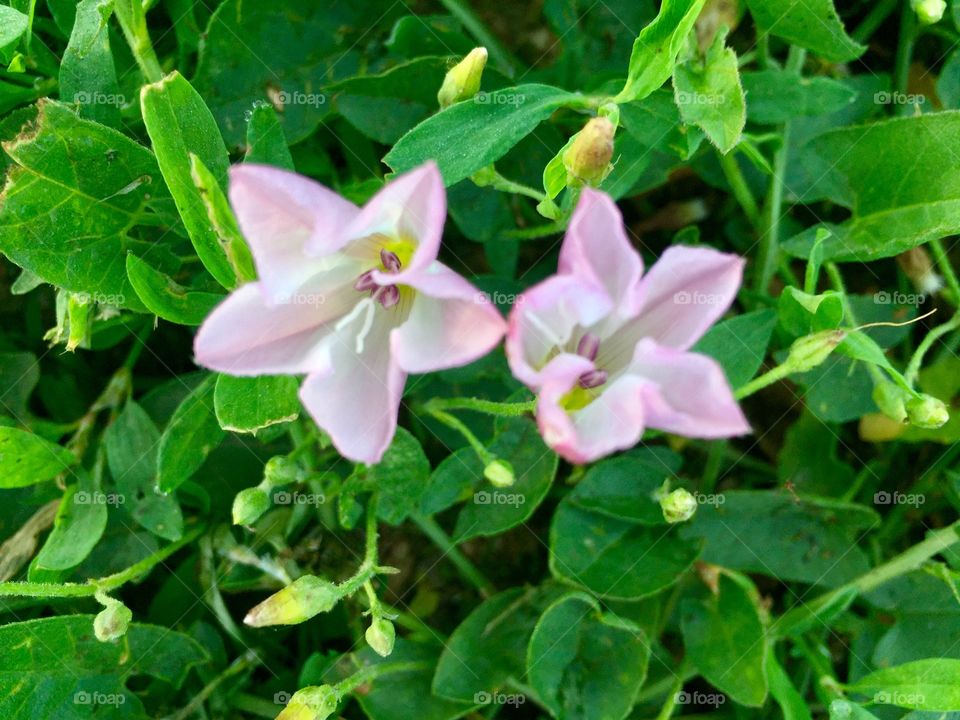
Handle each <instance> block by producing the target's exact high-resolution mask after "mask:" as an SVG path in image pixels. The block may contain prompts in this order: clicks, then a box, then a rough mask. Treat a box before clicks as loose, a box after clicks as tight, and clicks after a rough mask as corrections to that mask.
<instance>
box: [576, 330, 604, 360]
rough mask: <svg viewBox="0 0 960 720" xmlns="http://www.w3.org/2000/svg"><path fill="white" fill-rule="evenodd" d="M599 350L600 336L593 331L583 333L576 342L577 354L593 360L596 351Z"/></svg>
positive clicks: (595, 357) (595, 356)
mask: <svg viewBox="0 0 960 720" xmlns="http://www.w3.org/2000/svg"><path fill="white" fill-rule="evenodd" d="M599 351H600V338H598V337H597V336H596V335H594V334H593V333H589V332H588V333H584V335H583V337H582V338H580V342H578V343H577V355H579V356H580V357H585V358H586V359H587V360H590V361H593V360H596V359H597V353H598V352H599Z"/></svg>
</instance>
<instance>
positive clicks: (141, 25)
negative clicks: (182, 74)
mask: <svg viewBox="0 0 960 720" xmlns="http://www.w3.org/2000/svg"><path fill="white" fill-rule="evenodd" d="M113 14H114V16H115V17H116V18H117V22H118V23H120V29H121V30H122V31H123V36H124V37H125V38H126V40H127V44H128V45H129V46H130V51H131V52H132V53H133V57H134V60H136V62H137V65H138V66H139V67H140V71H141V72H142V73H143V76H144V78H146V80H147V82H150V83H155V82H159V81H160V80H162V79H163V70H162V69H161V68H160V61H159V60H158V59H157V54H156V53H155V52H154V50H153V43H152V42H151V41H150V31H149V30H148V29H147V16H146V11H145V10H144V9H143V5H142V3H141V1H140V0H120V2H116V3H114V9H113Z"/></svg>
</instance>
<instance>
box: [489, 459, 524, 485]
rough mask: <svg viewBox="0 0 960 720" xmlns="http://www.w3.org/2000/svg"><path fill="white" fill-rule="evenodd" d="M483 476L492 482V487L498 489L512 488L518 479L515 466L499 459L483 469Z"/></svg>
mask: <svg viewBox="0 0 960 720" xmlns="http://www.w3.org/2000/svg"><path fill="white" fill-rule="evenodd" d="M483 476H484V477H485V478H486V479H487V480H489V481H490V484H491V485H493V486H494V487H498V488H505V487H510V486H511V485H513V483H514V482H516V479H517V476H516V475H514V472H513V466H512V465H511V464H510V463H508V462H507V461H506V460H499V459H498V460H494V461H492V462H490V463H488V464H487V466H486V467H485V468H484V469H483Z"/></svg>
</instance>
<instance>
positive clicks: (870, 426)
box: [858, 413, 907, 443]
mask: <svg viewBox="0 0 960 720" xmlns="http://www.w3.org/2000/svg"><path fill="white" fill-rule="evenodd" d="M906 429H907V424H906V422H898V421H896V420H893V419H891V418H890V417H888V416H886V415H884V414H883V413H867V414H866V415H864V416H863V417H862V418H860V422H859V424H858V432H859V434H860V439H861V440H865V441H866V442H874V443H880V442H890V441H891V440H896V439H897V438H898V437H900V436H901V435H903V432H904V430H906Z"/></svg>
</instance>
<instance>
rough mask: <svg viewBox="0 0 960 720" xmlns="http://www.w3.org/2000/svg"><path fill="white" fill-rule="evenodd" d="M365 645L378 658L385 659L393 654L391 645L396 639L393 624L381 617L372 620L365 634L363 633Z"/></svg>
mask: <svg viewBox="0 0 960 720" xmlns="http://www.w3.org/2000/svg"><path fill="white" fill-rule="evenodd" d="M364 637H366V639H367V645H369V646H370V647H371V648H373V651H374V652H375V653H376V654H377V655H379V656H380V657H387V656H388V655H389V654H390V653H392V652H393V643H394V641H395V640H396V639H397V631H396V629H395V628H394V627H393V623H392V622H390V621H389V620H386V619H384V618H382V617H375V618H373V622H371V623H370V627H368V628H367V632H366V633H364Z"/></svg>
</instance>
